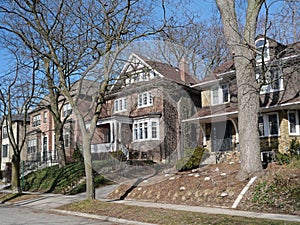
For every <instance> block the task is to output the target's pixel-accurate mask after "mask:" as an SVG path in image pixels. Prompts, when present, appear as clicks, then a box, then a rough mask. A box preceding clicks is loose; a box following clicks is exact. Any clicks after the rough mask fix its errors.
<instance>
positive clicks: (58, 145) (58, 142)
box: [54, 120, 67, 167]
mask: <svg viewBox="0 0 300 225" xmlns="http://www.w3.org/2000/svg"><path fill="white" fill-rule="evenodd" d="M54 124H55V149H56V151H57V158H58V165H59V167H64V166H65V165H66V164H67V162H66V152H65V147H64V137H63V124H62V123H61V121H57V120H55V121H54Z"/></svg>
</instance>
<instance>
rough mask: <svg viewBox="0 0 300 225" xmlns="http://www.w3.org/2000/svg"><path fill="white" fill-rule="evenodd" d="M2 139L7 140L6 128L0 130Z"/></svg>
mask: <svg viewBox="0 0 300 225" xmlns="http://www.w3.org/2000/svg"><path fill="white" fill-rule="evenodd" d="M2 138H3V139H4V138H8V134H7V127H3V128H2Z"/></svg>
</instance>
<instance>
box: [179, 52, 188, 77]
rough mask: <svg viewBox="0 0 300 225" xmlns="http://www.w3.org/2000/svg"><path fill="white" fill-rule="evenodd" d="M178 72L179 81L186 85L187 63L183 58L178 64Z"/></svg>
mask: <svg viewBox="0 0 300 225" xmlns="http://www.w3.org/2000/svg"><path fill="white" fill-rule="evenodd" d="M179 72H180V79H181V80H182V81H183V82H184V83H186V82H187V76H188V75H189V65H188V62H187V61H186V60H185V58H184V57H182V58H181V60H180V62H179Z"/></svg>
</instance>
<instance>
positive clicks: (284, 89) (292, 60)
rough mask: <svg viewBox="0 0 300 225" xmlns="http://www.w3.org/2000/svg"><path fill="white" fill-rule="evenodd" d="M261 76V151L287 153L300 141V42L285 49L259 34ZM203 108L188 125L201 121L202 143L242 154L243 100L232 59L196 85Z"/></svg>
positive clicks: (211, 148)
mask: <svg viewBox="0 0 300 225" xmlns="http://www.w3.org/2000/svg"><path fill="white" fill-rule="evenodd" d="M256 48H257V50H258V51H259V52H260V54H257V57H256V66H257V69H256V78H257V82H258V83H260V84H261V88H260V90H259V92H260V113H259V119H258V130H259V134H260V141H261V150H262V151H266V152H268V151H274V152H282V153H283V152H285V151H286V150H287V149H288V148H289V146H290V142H291V140H292V139H294V138H296V139H298V140H300V130H299V129H300V125H299V119H300V95H299V93H300V66H299V62H300V43H294V44H290V45H283V44H280V43H278V42H276V41H275V40H273V39H269V38H264V37H263V36H258V37H257V40H256ZM192 87H193V88H197V89H199V90H201V99H202V107H201V109H199V110H198V112H197V114H195V115H194V116H193V117H191V118H189V119H186V120H183V123H199V130H201V133H202V141H201V144H202V145H203V146H205V147H207V148H208V149H209V150H210V151H212V152H219V151H232V150H239V130H238V113H239V110H238V101H237V100H238V96H237V84H236V76H235V68H234V64H233V61H229V62H226V63H224V64H223V65H221V66H220V67H219V68H217V69H216V70H215V71H214V73H213V74H211V76H209V77H206V78H205V79H204V80H202V81H201V82H199V83H198V84H196V85H193V86H192Z"/></svg>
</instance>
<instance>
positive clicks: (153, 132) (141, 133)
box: [133, 118, 159, 141]
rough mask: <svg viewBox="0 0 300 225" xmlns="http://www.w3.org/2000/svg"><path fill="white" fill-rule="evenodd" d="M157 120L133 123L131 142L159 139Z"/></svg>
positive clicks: (142, 120) (151, 119)
mask: <svg viewBox="0 0 300 225" xmlns="http://www.w3.org/2000/svg"><path fill="white" fill-rule="evenodd" d="M158 125H159V118H148V119H141V120H137V121H135V122H134V123H133V140H134V141H143V140H157V139H158V138H159V127H158Z"/></svg>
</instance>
